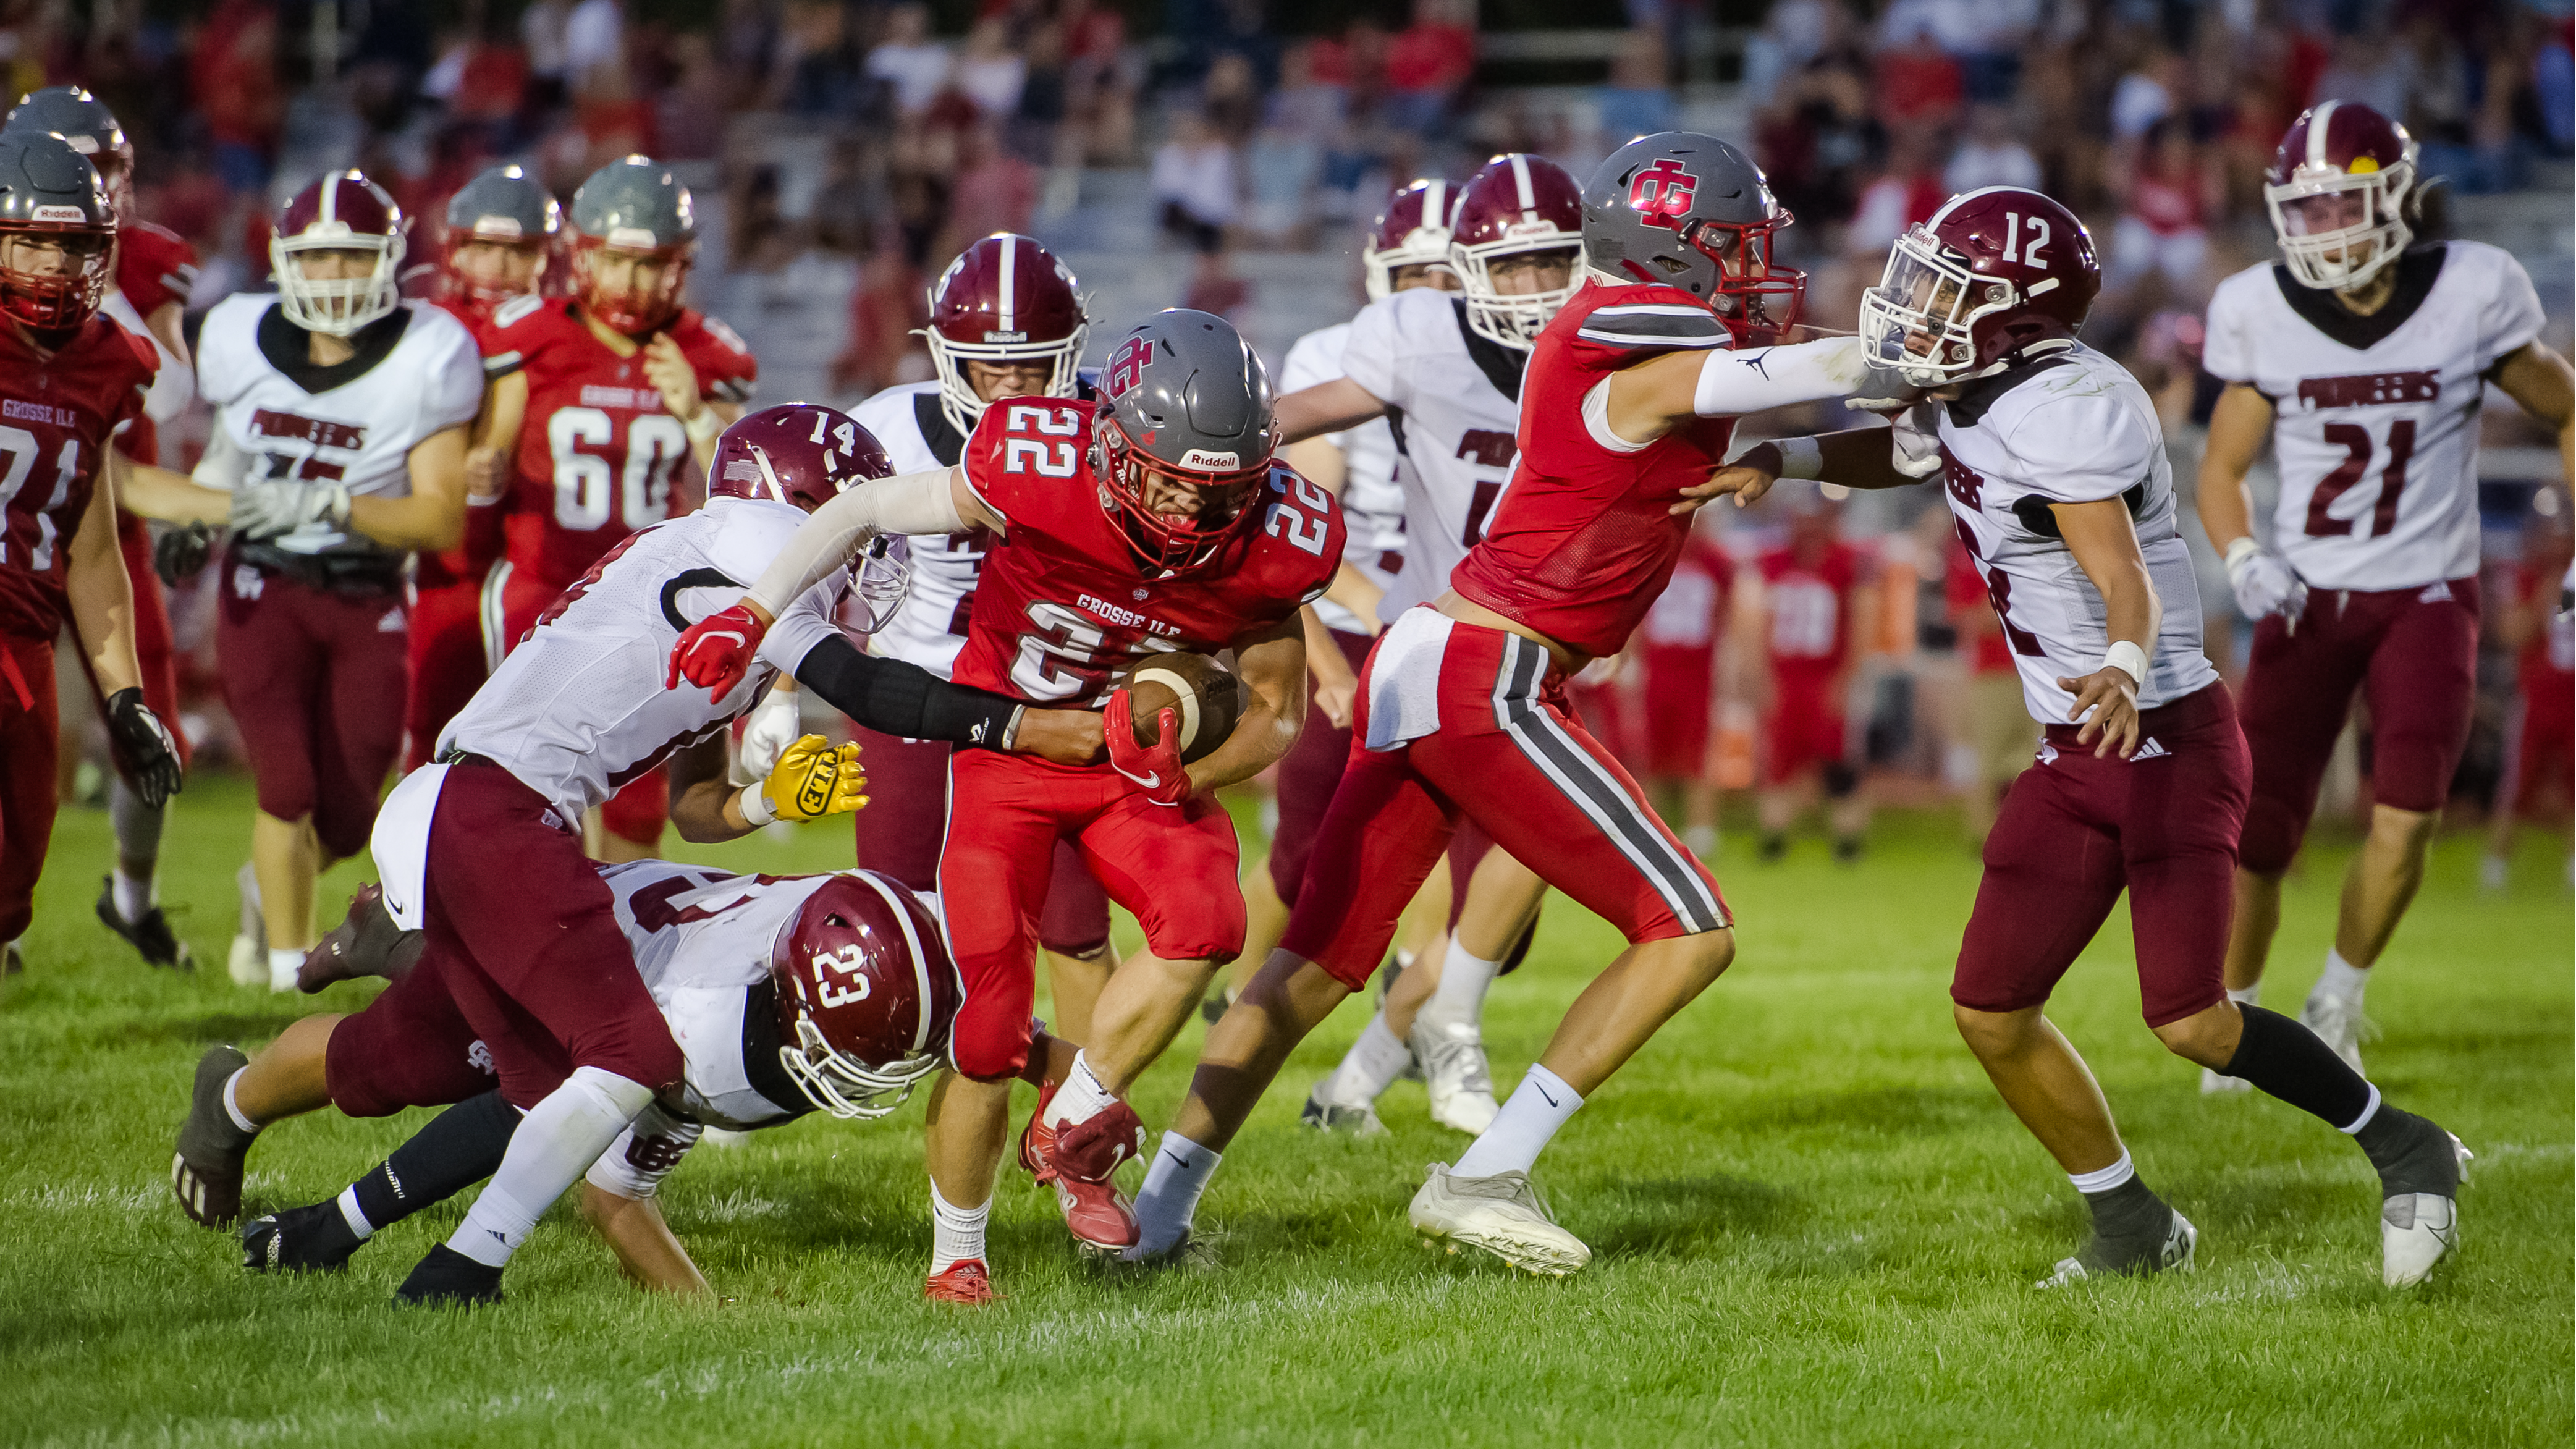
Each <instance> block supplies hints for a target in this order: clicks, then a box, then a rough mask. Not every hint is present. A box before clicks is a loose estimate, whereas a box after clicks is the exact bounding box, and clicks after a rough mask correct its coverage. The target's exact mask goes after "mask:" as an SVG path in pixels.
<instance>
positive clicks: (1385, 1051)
mask: <svg viewBox="0 0 2576 1449" xmlns="http://www.w3.org/2000/svg"><path fill="white" fill-rule="evenodd" d="M1412 1063H1413V1048H1411V1047H1409V1046H1406V1045H1405V1044H1404V1043H1403V1042H1401V1041H1399V1040H1397V1039H1396V1035H1395V1033H1394V1032H1393V1031H1391V1030H1389V1029H1388V1027H1387V1024H1386V1009H1385V1008H1384V1007H1380V1008H1378V1013H1377V1015H1375V1016H1372V1017H1370V1018H1369V1024H1368V1025H1367V1026H1364V1027H1362V1028H1360V1039H1359V1040H1358V1041H1355V1042H1353V1043H1351V1049H1350V1051H1349V1052H1348V1053H1347V1054H1346V1055H1344V1056H1343V1058H1342V1064H1341V1065H1340V1066H1338V1067H1335V1068H1334V1069H1333V1075H1332V1077H1331V1079H1330V1080H1329V1081H1328V1082H1327V1083H1326V1085H1325V1090H1324V1100H1325V1101H1327V1102H1335V1103H1339V1104H1340V1105H1342V1106H1345V1107H1366V1106H1369V1105H1370V1104H1372V1103H1374V1102H1376V1101H1377V1099H1378V1098H1380V1097H1382V1096H1384V1095H1386V1089H1387V1088H1389V1087H1392V1086H1394V1085H1395V1079H1396V1078H1398V1077H1400V1076H1403V1075H1404V1069H1405V1068H1406V1067H1408V1066H1410V1065H1412Z"/></svg>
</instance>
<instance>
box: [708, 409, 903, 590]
mask: <svg viewBox="0 0 2576 1449" xmlns="http://www.w3.org/2000/svg"><path fill="white" fill-rule="evenodd" d="M893 473H894V463H893V460H891V459H889V458H888V457H886V451H885V448H884V447H883V446H881V445H880V444H879V443H878V442H877V440H876V435H875V434H873V433H871V432H869V431H868V430H867V429H866V428H863V427H861V426H859V423H858V420H857V419H855V418H852V417H851V416H850V415H849V414H848V413H845V412H842V411H840V410H839V409H837V408H827V407H824V406H822V405H821V404H819V403H787V404H784V405H782V406H779V407H774V408H762V409H761V410H760V411H759V412H756V413H746V414H744V415H743V416H742V417H740V418H738V419H736V420H735V422H734V425H733V426H732V427H729V428H727V429H725V432H724V436H723V437H721V438H718V439H717V440H716V452H715V458H714V460H713V461H712V462H711V463H710V464H709V465H708V467H707V496H708V497H709V498H774V499H776V500H777V501H779V502H781V503H792V504H794V505H796V506H797V507H799V508H801V509H804V510H805V511H806V512H808V513H811V512H813V511H814V510H815V509H817V508H820V507H822V506H823V505H824V504H825V503H828V502H830V501H831V500H832V498H833V496H834V495H836V494H838V493H840V492H841V491H842V490H843V489H845V488H849V487H851V486H852V485H854V484H857V483H862V482H865V481H866V480H868V479H870V478H886V477H891V476H892V475H893ZM911 583H912V551H911V547H910V546H909V545H908V544H906V543H905V542H904V540H903V538H902V537H901V536H899V535H896V534H879V535H877V536H876V537H875V538H872V539H870V540H868V543H867V546H866V547H865V548H863V549H862V550H860V553H859V562H858V577H857V579H856V580H855V581H854V582H853V583H852V584H851V586H850V593H851V596H852V597H853V598H855V599H857V600H858V601H859V603H860V604H861V605H862V606H863V607H864V608H865V609H866V610H867V615H868V617H867V622H866V623H865V625H864V626H863V627H862V632H865V633H871V634H872V633H875V632H876V631H877V630H878V629H881V628H883V627H885V625H886V624H887V623H888V622H889V621H891V620H892V619H893V618H894V611H895V610H896V609H898V608H900V607H901V606H902V604H903V596H904V591H905V590H906V589H907V588H909V587H910V586H911Z"/></svg>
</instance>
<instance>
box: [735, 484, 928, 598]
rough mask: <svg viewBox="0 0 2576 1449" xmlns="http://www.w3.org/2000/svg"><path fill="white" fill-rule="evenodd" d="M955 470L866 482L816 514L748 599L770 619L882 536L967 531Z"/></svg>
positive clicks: (771, 564)
mask: <svg viewBox="0 0 2576 1449" xmlns="http://www.w3.org/2000/svg"><path fill="white" fill-rule="evenodd" d="M955 472H956V469H954V468H941V469H938V470H936V471H934V472H929V473H902V474H898V475H896V476H895V477H892V478H883V479H879V480H878V481H876V482H874V483H865V484H861V485H860V486H859V487H856V488H853V489H851V490H850V491H849V492H847V493H844V494H841V495H840V496H839V497H836V498H834V499H833V500H832V501H831V502H829V503H826V504H824V505H823V506H822V507H820V508H817V509H815V510H814V516H813V517H812V518H809V519H807V520H806V521H805V526H804V527H803V528H800V529H798V530H796V536H795V537H794V538H792V539H790V540H788V542H787V547H785V548H783V549H781V550H779V553H778V557H776V558H774V559H772V560H770V562H769V566H768V567H767V568H765V569H762V570H761V572H760V578H759V580H758V581H757V582H755V583H754V584H753V585H752V586H751V592H750V593H748V594H745V595H743V597H744V598H746V599H748V600H750V601H751V602H752V603H755V604H758V605H759V606H760V607H761V608H762V609H763V610H764V611H766V612H767V613H768V614H769V616H770V617H771V618H773V619H774V618H776V617H778V616H779V615H780V614H783V613H785V612H786V611H787V605H788V604H789V603H790V602H791V601H793V600H795V599H798V598H801V597H803V596H804V594H805V592H806V591H807V590H808V589H811V588H813V587H814V586H815V585H816V584H819V583H821V582H822V581H823V580H825V579H827V578H830V577H831V576H832V575H834V574H836V573H838V572H840V571H841V570H843V569H846V568H848V567H849V566H850V560H851V559H854V558H856V557H858V553H859V550H860V548H862V547H863V546H865V545H866V543H867V541H868V540H869V539H871V538H874V537H876V536H877V535H878V534H880V533H963V532H965V531H966V520H965V518H964V517H962V516H961V515H960V514H959V513H958V512H957V497H956V493H955V491H954V490H953V489H952V488H951V486H950V482H949V480H950V477H951V475H952V474H954V473H955Z"/></svg>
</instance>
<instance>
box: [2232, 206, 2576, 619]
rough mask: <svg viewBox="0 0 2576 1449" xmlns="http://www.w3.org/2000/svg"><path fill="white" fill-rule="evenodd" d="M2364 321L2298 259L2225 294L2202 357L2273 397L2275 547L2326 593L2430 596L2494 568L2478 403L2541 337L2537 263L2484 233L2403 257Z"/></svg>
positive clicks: (2253, 273)
mask: <svg viewBox="0 0 2576 1449" xmlns="http://www.w3.org/2000/svg"><path fill="white" fill-rule="evenodd" d="M2395 270H2396V272H2397V285H2396V290H2395V292H2394V293H2393V294H2392V295H2391V296H2390V297H2389V299H2388V301H2387V303H2386V304H2385V305H2383V306H2382V307H2381V308H2380V309H2379V311H2377V312H2376V313H2373V314H2372V315H2370V316H2368V317H2357V316H2354V315H2353V314H2351V313H2350V312H2347V311H2345V310H2344V309H2343V307H2342V306H2341V304H2339V303H2337V302H2336V301H2335V300H2334V298H2333V297H2332V296H2331V295H2330V294H2328V293H2326V292H2324V291H2321V290H2318V289H2316V288H2312V287H2302V286H2300V285H2299V284H2298V283H2297V282H2295V281H2292V280H2291V278H2290V274H2289V272H2288V270H2287V269H2286V268H2283V267H2280V266H2259V267H2251V268H2248V269H2247V270H2245V271H2242V272H2239V273H2237V274H2236V275H2235V276H2232V277H2230V278H2228V279H2227V280H2226V281H2224V282H2221V283H2219V285H2218V291H2217V292H2216V294H2215V295H2213V296H2212V297H2211V298H2210V299H2209V341H2208V343H2207V345H2206V347H2205V349H2204V351H2203V353H2202V363H2203V365H2204V366H2206V367H2207V368H2208V369H2209V371H2210V372H2211V373H2212V374H2213V375H2214V376H2217V377H2219V378H2221V379H2223V380H2225V381H2228V382H2239V383H2245V384H2247V385H2249V386H2251V387H2253V388H2254V389H2255V390H2256V391H2257V392H2260V393H2262V394H2263V396H2264V397H2265V398H2267V399H2269V400H2270V401H2271V404H2272V406H2273V408H2274V409H2275V413H2274V422H2273V426H2272V447H2273V452H2274V455H2275V456H2276V457H2277V458H2278V459H2279V460H2280V469H2281V501H2280V505H2279V507H2278V509H2277V510H2276V511H2275V512H2274V514H2273V524H2272V537H2273V541H2274V545H2275V546H2276V547H2278V548H2279V549H2280V550H2281V552H2282V553H2283V554H2284V555H2285V556H2287V557H2288V559H2289V560H2290V566H2291V567H2292V568H2295V569H2297V570H2298V571H2299V577H2301V578H2303V579H2305V580H2307V581H2308V583H2309V584H2311V585H2313V586H2315V587H2317V588H2322V589H2374V590H2386V589H2414V588H2422V587H2424V586H2425V585H2428V584H2436V583H2440V582H2443V581H2444V580H2447V579H2456V578H2462V577H2465V576H2467V575H2469V574H2473V573H2476V572H2477V570H2478V488H2477V482H2478V479H2477V460H2478V400H2479V397H2480V394H2481V393H2482V392H2483V390H2484V388H2485V385H2486V384H2485V374H2486V372H2487V370H2488V369H2489V368H2491V367H2493V366H2495V364H2496V363H2497V362H2498V361H2500V360H2501V359H2503V358H2504V357H2506V356H2508V355H2510V354H2512V353H2513V352H2515V351H2518V350H2519V349H2520V348H2521V347H2522V346H2523V344H2524V343H2527V342H2529V341H2531V340H2532V339H2533V338H2534V337H2536V336H2538V335H2539V333H2540V323H2541V312H2540V299H2539V297H2538V296H2537V295H2536V294H2535V293H2534V292H2533V291H2532V287H2531V278H2530V276H2529V275H2528V274H2526V273H2525V272H2524V271H2523V269H2522V264H2521V263H2520V262H2517V261H2515V260H2514V259H2513V257H2512V256H2511V255H2509V254H2507V253H2506V252H2503V251H2501V250H2498V249H2497V248H2495V247H2491V246H2488V245H2487V244H2486V243H2484V242H2471V241H2454V242H2437V243H2433V244H2431V245H2427V246H2419V247H2414V248H2411V249H2409V250H2408V251H2407V252H2406V253H2405V255H2403V256H2401V257H2399V258H2398V259H2397V264H2396V268H2395Z"/></svg>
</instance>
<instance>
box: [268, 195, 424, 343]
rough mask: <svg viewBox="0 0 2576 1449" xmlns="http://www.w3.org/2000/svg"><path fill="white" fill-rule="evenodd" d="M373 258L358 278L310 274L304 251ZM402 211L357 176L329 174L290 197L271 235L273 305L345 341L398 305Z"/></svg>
mask: <svg viewBox="0 0 2576 1449" xmlns="http://www.w3.org/2000/svg"><path fill="white" fill-rule="evenodd" d="M321 251H329V252H359V253H365V254H368V255H371V256H372V257H373V258H374V261H373V262H372V264H371V266H370V269H369V270H368V271H367V273H366V274H365V275H363V276H355V277H348V276H343V277H307V276H306V275H305V274H304V263H303V261H302V260H301V258H302V257H303V256H304V255H305V254H306V253H309V252H321ZM402 259H403V214H402V208H401V207H399V206H396V205H394V199H393V198H392V197H391V196H388V195H386V194H385V189H384V188H383V187H381V186H378V185H377V184H376V183H374V182H372V181H370V180H368V179H367V176H366V173H365V172H362V171H332V172H326V173H324V175H323V176H322V177H321V178H320V179H319V180H316V181H313V182H310V183H308V184H307V185H306V186H305V188H304V189H303V190H301V191H299V192H297V193H295V195H294V196H292V197H291V198H289V199H288V200H287V203H286V205H285V206H283V207H281V208H279V210H278V213H277V232H276V234H275V235H274V236H272V237H270V238H269V243H268V264H269V268H270V269H271V270H272V271H274V272H276V273H277V305H278V307H279V308H280V309H281V310H283V311H284V312H285V314H286V320H287V321H289V322H292V323H294V324H295V325H296V326H298V327H301V328H303V329H304V330H305V331H307V332H327V333H329V334H331V335H332V336H334V337H346V336H348V335H349V334H350V333H352V332H355V331H357V330H358V329H359V328H361V327H364V326H366V325H367V324H368V323H370V322H373V321H375V320H376V319H377V318H379V317H382V316H385V315H386V314H387V313H390V312H391V311H393V310H394V308H396V307H398V306H400V305H402Z"/></svg>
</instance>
